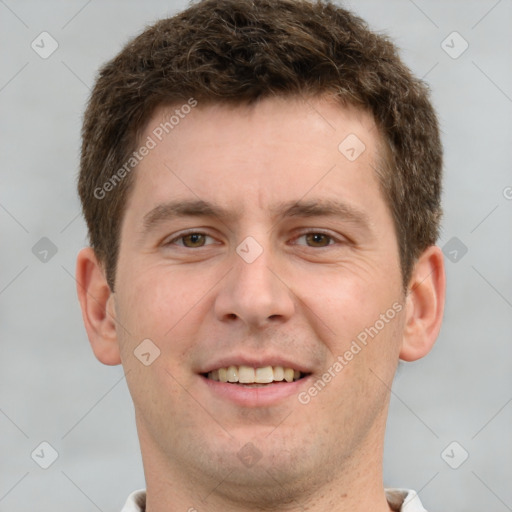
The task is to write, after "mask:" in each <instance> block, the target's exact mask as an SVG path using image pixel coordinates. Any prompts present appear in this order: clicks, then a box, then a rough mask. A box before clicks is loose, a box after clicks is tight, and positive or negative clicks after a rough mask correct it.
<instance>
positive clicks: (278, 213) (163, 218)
mask: <svg viewBox="0 0 512 512" xmlns="http://www.w3.org/2000/svg"><path fill="white" fill-rule="evenodd" d="M269 211H270V212H271V214H272V215H273V216H275V217H276V218H279V217H281V218H287V217H336V218H339V219H340V220H344V221H346V222H350V223H352V224H354V225H356V226H359V227H362V228H369V225H370V221H369V219H368V215H367V214H366V213H365V212H363V211H362V210H360V209H357V208H355V207H354V206H352V205H349V204H347V203H344V202H341V201H338V200H334V199H320V200H316V201H315V200H308V201H304V200H298V201H293V200H292V201H286V202H282V203H278V204H277V205H274V206H271V207H270V208H269ZM235 216H236V215H235V212H232V211H229V210H227V209H225V208H223V207H221V206H218V205H214V204H213V203H210V202H208V201H204V200H202V199H183V200H175V201H169V202H166V203H161V204H159V205H157V206H156V207H155V208H153V209H152V210H150V211H149V212H148V213H146V214H145V215H144V217H143V221H142V223H143V231H144V232H148V231H151V230H153V229H155V228H156V227H158V226H159V225H160V224H162V223H164V222H168V221H170V220H172V219H175V218H178V217H211V218H218V219H219V220H221V221H227V220H229V219H233V218H234V217H235Z"/></svg>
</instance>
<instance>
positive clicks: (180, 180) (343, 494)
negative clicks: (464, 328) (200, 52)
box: [77, 97, 445, 512]
mask: <svg viewBox="0 0 512 512" xmlns="http://www.w3.org/2000/svg"><path fill="white" fill-rule="evenodd" d="M171 111H172V109H171ZM166 113H168V111H167V110H164V109H163V108H160V109H157V110H156V111H155V113H154V115H153V117H152V119H151V121H150V122H149V124H148V126H147V127H146V131H145V133H144V134H143V135H142V137H141V140H146V137H147V136H148V135H151V133H152V130H153V129H154V128H155V127H156V126H157V125H158V124H159V123H160V122H161V121H162V119H163V118H164V116H165V114H166ZM349 134H356V135H357V137H358V138H359V139H360V140H361V141H363V143H364V145H365V147H366V148H365V151H364V152H363V153H362V154H361V155H360V156H359V157H358V158H357V159H356V160H354V161H349V160H348V159H347V158H346V157H345V156H344V155H343V154H342V153H341V152H340V151H339V150H338V145H339V144H340V142H341V141H343V140H344V139H345V137H346V136H348V135H349ZM379 142H380V135H379V132H378V130H377V128H376V126H375V123H374V121H373V119H372V117H371V116H370V115H369V114H367V113H365V112H363V111H361V110H358V109H356V108H353V107H342V106H340V105H339V104H338V103H335V102H334V101H333V100H331V99H329V98H320V97H315V98H309V99H308V100H307V101H305V100H304V99H300V98H296V99H295V98H294V99H290V98H287V99H282V98H272V99H265V100H262V101H261V102H259V103H257V104H256V105H254V106H251V107H246V106H238V107H230V106H225V105H201V104H199V105H198V106H197V107H196V108H195V109H193V111H192V112H191V113H190V114H188V115H187V116H186V118H185V119H183V120H181V122H180V124H179V125H178V126H177V127H175V129H174V130H173V131H172V132H170V133H169V135H167V136H166V137H164V138H163V140H162V142H160V143H159V144H158V145H157V147H156V148H154V149H152V150H151V152H150V153H149V154H148V155H147V156H146V157H145V158H144V159H143V161H142V162H141V163H140V164H139V166H138V168H137V170H136V171H135V172H136V175H135V184H134V187H133V189H132V192H131V195H130V197H129V200H128V202H127V206H126V212H125V215H124V218H123V223H122V229H121V243H120V254H119V261H118V268H117V274H116V279H115V293H112V292H111V290H110V289H109V288H108V285H107V282H106V279H105V275H104V272H103V267H102V265H101V263H99V262H98V261H97V259H96V257H95V255H94V252H93V251H92V250H91V249H90V248H85V249H83V250H82V251H81V252H80V254H79V256H78V262H77V281H78V295H79V298H80V302H81V306H82V310H83V317H84V322H85V326H86V328H87V332H88V335H89V339H90V341H91V345H92V348H93V350H94V353H95V354H96V356H97V358H98V359H99V360H100V361H101V362H103V363H105V364H111V365H114V364H119V363H122V364H123V367H124V370H125V373H126V379H127V382H128V386H129V389H130V393H131V395H132V398H133V402H134V406H135V412H136V420H137V428H138V434H139V438H140V444H141V451H142V456H143V462H144V470H145V475H146V483H147V505H146V510H147V511H148V512H163V511H164V510H165V511H169V510H176V511H178V510H190V509H191V508H192V509H194V508H195V509H196V510H198V511H203V510H207V511H209V512H217V511H219V512H220V511H228V512H230V511H263V510H266V511H271V510H276V511H277V510H279V511H283V510H290V511H302V510H308V511H313V512H323V511H330V512H331V511H332V510H336V511H340V512H344V511H349V510H350V511H352V512H353V511H367V510H373V511H377V512H379V511H387V510H389V506H388V504H387V502H386V499H385V495H384V488H383V483H382V452H383V442H384V441H383V438H384V430H385V421H386V416H387V410H388V403H389V396H390V387H391V384H392V380H393V376H394V373H395V370H396V367H397V364H398V360H399V358H401V359H403V360H406V361H412V360H416V359H419V358H421V357H423V356H424V355H425V354H427V353H428V351H429V350H430V348H431V347H432V345H433V343H434V341H435V339H436V337H437V335H438V332H439V328H440V324H441V319H442V312H443V307H444V289H445V277H444V267H443V258H442V253H441V251H440V249H439V248H438V247H436V246H432V247H430V248H428V249H427V250H426V251H425V252H424V253H423V254H422V255H421V257H420V258H419V259H418V261H417V263H416V265H415V267H414V270H413V272H412V277H411V280H410V283H409V285H408V289H407V290H404V289H403V286H402V274H401V268H400V261H399V253H398V246H397V239H396V234H395V230H394V226H393V221H392V217H391V213H390V211H389V209H388V207H387V206H386V204H385V201H384V198H383V195H382V193H381V190H380V188H379V184H378V182H377V178H376V175H375V171H374V170H373V168H374V167H375V165H376V164H375V162H376V161H377V160H378V159H377V156H378V145H379ZM198 199H201V200H203V201H207V202H209V203H212V204H213V205H215V206H217V207H222V208H223V209H224V210H226V213H227V214H228V215H226V216H225V217H224V216H223V217H219V216H216V215H213V216H212V215H208V214H207V215H200V216H195V215H186V216H182V215H180V216H177V217H167V218H164V219H160V220H159V221H158V222H154V223H153V224H152V226H151V227H150V228H149V229H145V227H144V217H145V216H147V215H148V213H149V212H151V211H152V210H153V209H154V208H155V207H156V206H157V205H159V204H164V203H167V202H169V201H175V200H179V201H187V200H198ZM328 200H335V201H338V202H342V203H343V204H344V205H345V206H346V207H347V208H346V209H349V210H350V211H351V212H354V211H356V212H358V215H359V217H358V219H359V220H354V218H353V217H350V216H348V217H347V216H346V215H341V214H329V215H319V214H315V215H311V216H309V215H304V214H298V215H292V216H290V215H283V212H279V211H277V207H278V206H279V205H282V204H283V203H288V202H291V204H294V203H296V202H298V201H302V202H304V201H312V202H313V203H316V204H323V203H325V201H328ZM184 232H186V233H184ZM190 232H193V233H203V234H205V235H207V236H206V237H201V236H199V237H197V236H196V237H195V238H194V237H192V238H190V237H189V238H186V239H183V238H179V237H180V236H183V235H184V234H189V235H190ZM308 233H309V234H308ZM314 233H323V234H324V236H322V235H316V236H315V235H314ZM325 235H327V236H325ZM249 236H250V237H252V238H253V239H254V240H256V241H257V243H258V244H259V246H260V248H261V249H262V253H261V254H260V255H259V257H258V258H256V259H255V260H254V261H253V262H252V263H247V262H246V261H244V259H242V258H241V256H240V255H239V253H237V251H236V249H237V247H238V246H239V244H240V243H241V242H242V241H243V240H244V239H246V237H249ZM185 244H188V245H189V247H186V246H185ZM397 304H398V305H399V307H400V308H401V311H400V312H399V313H397V314H396V315H395V316H394V318H393V319H392V320H390V321H389V322H387V323H386V324H385V326H384V327H383V328H382V329H380V330H379V332H378V334H377V335H376V336H375V337H374V338H373V339H370V340H369V342H368V344H367V345H366V346H364V347H363V348H362V350H361V351H360V352H359V353H357V355H355V356H354V357H353V358H352V359H351V360H350V361H347V364H346V365H345V366H344V367H343V369H342V370H341V371H339V372H337V373H336V376H335V377H334V378H332V379H331V380H330V382H329V383H328V384H327V385H326V386H325V387H324V388H323V389H322V390H321V391H320V392H318V393H317V394H316V395H315V396H314V397H312V398H311V400H310V401H309V403H307V404H303V403H301V402H300V401H299V400H298V392H305V391H306V392H307V390H308V389H309V388H310V387H311V385H312V383H313V382H315V381H316V380H318V378H321V376H322V374H324V373H325V372H326V371H327V370H328V368H329V367H331V368H332V365H333V363H334V362H335V361H336V360H337V359H336V358H337V357H338V356H340V355H341V356H343V354H345V352H346V351H347V350H348V349H350V346H351V343H352V341H353V340H356V338H357V336H358V334H360V333H361V332H362V331H364V329H365V328H369V327H370V326H374V325H376V321H377V320H379V318H380V315H381V314H384V313H386V311H388V310H389V309H390V308H392V307H393V305H395V307H397V306H396V305H397ZM147 338H149V339H151V340H152V342H153V343H154V344H155V345H156V346H157V347H158V349H159V350H160V355H159V357H158V358H157V359H156V360H155V361H154V362H153V363H152V364H150V365H148V366H145V365H144V364H142V363H141V362H140V361H139V359H137V357H135V355H134V350H135V349H136V348H137V346H138V345H139V344H140V343H141V341H142V340H144V339H147ZM233 353H244V354H250V355H251V356H254V357H262V358H263V357H264V356H265V355H267V354H273V355H275V354H279V355H281V354H282V355H283V357H287V358H288V359H290V360H291V361H293V362H296V363H297V365H302V366H303V367H306V368H307V369H308V370H309V372H311V376H310V377H308V378H307V379H303V380H302V381H299V383H297V388H296V391H297V392H294V393H293V394H292V395H290V396H287V397H285V398H283V399H280V400H278V401H277V402H275V403H273V404H272V405H269V406H267V407H260V406H254V405H253V406H248V405H247V406H245V405H241V404H239V403H235V402H233V401H232V400H229V399H226V398H225V397H223V396H220V395H219V394H218V393H216V392H214V391H212V389H211V388H210V387H209V386H208V385H207V384H206V383H205V380H204V378H203V377H202V376H200V375H199V372H200V371H201V370H204V369H205V368H206V367H207V366H208V364H210V363H211V362H212V361H215V360H216V361H218V360H219V358H220V357H223V356H224V355H226V354H233ZM247 443H252V445H249V446H252V447H251V448H250V449H251V450H256V451H255V453H257V454H258V457H259V458H258V460H257V462H256V463H254V464H252V465H250V467H249V466H248V465H246V464H244V463H243V461H242V460H241V458H240V457H239V456H237V454H239V451H240V450H241V449H242V448H243V447H244V446H246V445H247ZM247 449H248V448H247V447H246V448H245V450H247ZM242 453H244V452H242Z"/></svg>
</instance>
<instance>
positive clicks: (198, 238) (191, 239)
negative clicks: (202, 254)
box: [187, 233, 203, 245]
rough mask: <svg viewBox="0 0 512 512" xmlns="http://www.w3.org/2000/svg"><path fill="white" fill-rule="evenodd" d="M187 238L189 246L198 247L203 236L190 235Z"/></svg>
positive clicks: (198, 234) (197, 234)
mask: <svg viewBox="0 0 512 512" xmlns="http://www.w3.org/2000/svg"><path fill="white" fill-rule="evenodd" d="M187 238H188V242H189V243H190V245H200V244H201V242H202V241H203V235H201V234H200V233H192V234H191V235H188V236H187Z"/></svg>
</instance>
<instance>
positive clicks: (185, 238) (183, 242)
mask: <svg viewBox="0 0 512 512" xmlns="http://www.w3.org/2000/svg"><path fill="white" fill-rule="evenodd" d="M207 240H210V243H211V241H213V238H212V237H211V236H208V235H205V234H204V233H187V234H186V235H181V236H179V237H177V238H174V239H173V240H171V241H169V242H168V244H167V245H171V244H175V245H180V246H182V247H186V248H188V249H196V248H198V247H204V246H205V245H209V244H207V243H206V242H207Z"/></svg>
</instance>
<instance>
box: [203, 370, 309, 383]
mask: <svg viewBox="0 0 512 512" xmlns="http://www.w3.org/2000/svg"><path fill="white" fill-rule="evenodd" d="M305 375H306V374H304V373H302V372H300V371H298V370H295V369H293V368H289V367H283V366H263V367H259V368H253V367H251V366H246V365H240V366H228V367H225V368H218V369H216V370H212V371H210V372H208V373H206V374H204V376H205V377H206V378H207V379H210V380H213V381H219V382H227V383H230V384H246V385H253V386H254V387H259V386H264V385H265V384H271V383H273V382H294V381H297V380H299V379H301V378H303V377H304V376H305Z"/></svg>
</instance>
